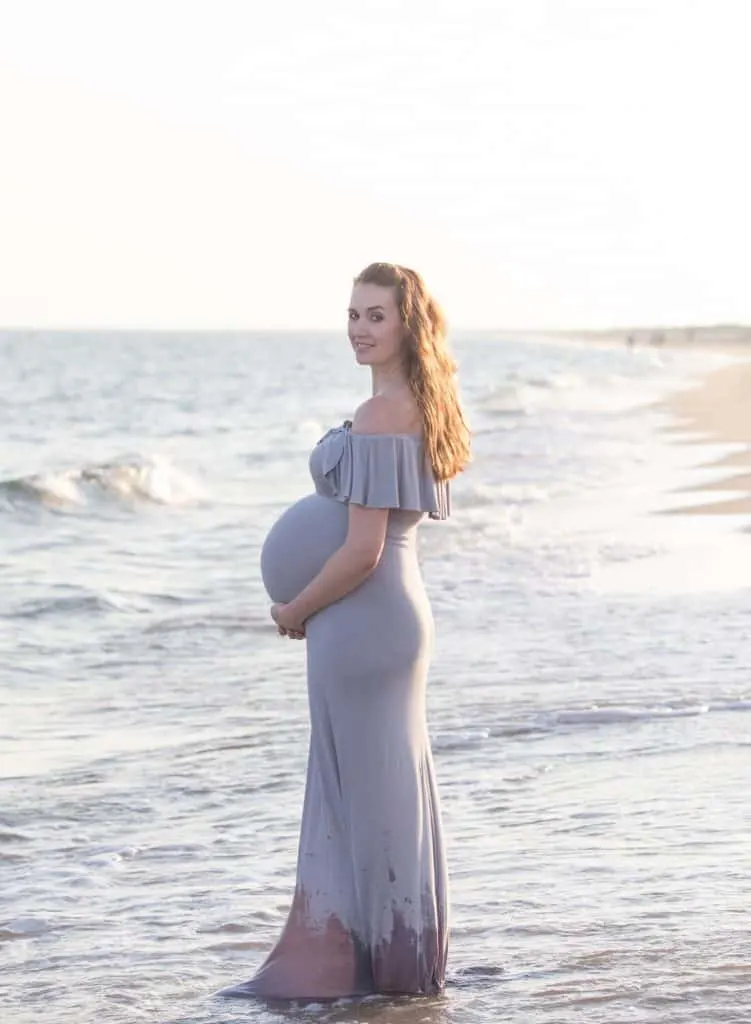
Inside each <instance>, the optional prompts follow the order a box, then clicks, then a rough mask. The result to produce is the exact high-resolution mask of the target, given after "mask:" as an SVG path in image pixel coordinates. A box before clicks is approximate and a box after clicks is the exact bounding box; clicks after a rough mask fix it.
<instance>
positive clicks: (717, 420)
mask: <svg viewBox="0 0 751 1024" xmlns="http://www.w3.org/2000/svg"><path fill="white" fill-rule="evenodd" d="M723 347H724V346H723ZM744 354H746V355H747V356H748V357H749V358H748V361H743V362H737V363H733V364H732V365H730V366H724V367H722V368H721V369H718V370H713V371H712V372H711V373H709V374H707V376H706V377H705V378H704V380H703V381H702V382H701V383H700V384H698V385H696V386H694V387H691V388H689V389H687V390H683V391H678V392H675V393H674V394H673V395H671V396H670V397H668V398H667V399H665V401H664V402H663V403H661V405H662V407H663V408H664V409H665V410H666V411H667V412H668V413H669V414H670V416H671V417H672V418H673V422H672V423H670V424H669V425H668V426H667V427H666V428H665V429H666V431H668V432H670V433H671V434H672V435H673V436H674V437H675V438H676V440H680V443H682V444H691V445H695V446H696V448H697V450H699V449H700V447H701V445H702V444H728V445H730V444H732V445H739V446H742V447H739V448H738V450H737V451H734V452H729V453H728V454H726V455H723V456H720V457H719V458H717V459H711V460H710V461H708V462H697V464H696V468H697V469H700V468H701V469H712V468H716V469H718V470H730V471H731V472H730V474H729V475H727V476H725V475H721V476H718V478H717V479H716V480H711V481H708V482H704V483H697V484H696V485H695V486H691V487H690V488H683V489H682V490H685V491H690V493H692V494H696V493H699V492H703V493H706V495H707V500H706V502H700V503H698V504H697V503H695V502H693V503H692V504H690V505H686V506H684V507H681V508H677V509H672V510H671V511H670V512H668V513H664V514H668V515H744V516H745V515H751V351H746V352H745V353H744ZM685 435H689V437H686V436H685ZM716 491H724V492H736V495H737V496H735V497H731V498H725V499H723V500H720V501H713V500H712V496H713V492H716Z"/></svg>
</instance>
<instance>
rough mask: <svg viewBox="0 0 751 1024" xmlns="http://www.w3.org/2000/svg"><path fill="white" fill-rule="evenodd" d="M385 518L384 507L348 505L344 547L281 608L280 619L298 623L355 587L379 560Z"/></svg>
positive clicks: (365, 577) (387, 514)
mask: <svg viewBox="0 0 751 1024" xmlns="http://www.w3.org/2000/svg"><path fill="white" fill-rule="evenodd" d="M388 517H389V511H388V509H386V508H364V507H363V506H362V505H352V504H350V505H349V524H348V528H347V538H346V540H345V541H344V544H342V546H341V547H340V548H338V549H337V550H336V551H335V552H334V554H333V555H332V556H331V557H330V558H329V559H328V561H327V562H326V563H325V565H324V566H323V568H322V569H321V571H320V572H319V573H318V575H317V576H315V577H314V578H313V579H312V580H311V582H310V583H309V584H308V585H307V587H305V589H304V590H302V591H300V593H299V594H298V595H297V597H296V598H294V600H292V601H290V602H289V604H287V605H285V606H284V618H285V619H288V620H289V621H291V622H295V623H298V624H302V623H304V622H305V620H306V619H309V618H310V617H311V615H315V613H316V612H319V611H321V609H322V608H325V607H326V606H327V605H330V604H333V603H334V601H338V600H339V599H340V598H342V597H345V596H346V595H347V594H349V593H350V592H351V591H353V590H355V588H356V587H359V586H360V584H361V583H363V582H364V581H365V580H366V579H367V578H368V576H370V574H371V573H372V572H373V570H374V569H375V567H376V566H377V565H378V563H379V561H380V559H381V554H382V553H383V545H384V542H385V540H386V527H387V525H388Z"/></svg>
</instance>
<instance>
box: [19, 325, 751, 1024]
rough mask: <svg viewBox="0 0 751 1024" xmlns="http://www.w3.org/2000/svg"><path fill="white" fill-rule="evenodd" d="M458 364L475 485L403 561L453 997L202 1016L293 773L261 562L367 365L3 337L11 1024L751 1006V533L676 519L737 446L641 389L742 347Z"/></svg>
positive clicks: (300, 740)
mask: <svg viewBox="0 0 751 1024" xmlns="http://www.w3.org/2000/svg"><path fill="white" fill-rule="evenodd" d="M454 349H455V352H456V354H457V356H458V358H459V360H460V365H461V380H462V389H463V393H464V397H465V402H466V405H467V410H468V414H469V417H470V420H471V423H472V426H473V428H474V431H475V461H474V464H473V465H472V467H471V469H470V470H468V472H467V473H466V474H465V475H464V476H463V477H462V478H461V479H460V480H458V481H457V482H456V483H455V485H454V494H453V504H454V515H453V517H452V519H451V520H450V521H449V522H447V523H426V524H425V525H424V526H423V527H422V529H421V540H420V550H421V556H422V560H423V570H424V574H425V577H426V582H427V585H428V589H429V593H430V596H431V600H432V603H433V609H434V615H435V619H436V628H437V643H436V650H435V657H434V662H433V670H432V675H431V680H430V686H429V716H430V728H431V735H432V739H433V745H434V753H435V761H436V769H437V774H438V780H439V786H440V790H441V795H442V803H443V817H444V825H445V830H446V841H447V845H448V854H449V868H450V875H451V893H452V918H451V919H452V940H451V952H450V960H449V984H448V986H447V990H446V993H445V995H444V996H442V997H440V998H438V999H425V1000H415V999H406V1000H383V999H375V1000H371V1001H366V1002H365V1003H360V1004H352V1003H346V1002H344V1003H342V1004H338V1005H335V1006H312V1007H311V1006H308V1007H300V1006H292V1007H268V1006H264V1005H262V1004H254V1003H250V1002H249V1003H247V1004H245V1003H240V1004H238V1003H236V1002H232V1003H231V1004H228V1003H227V1002H226V1001H223V1000H221V999H218V998H216V997H215V995H214V993H215V992H216V990H217V989H219V988H221V987H222V986H226V985H228V984H230V983H234V982H238V981H240V980H243V979H245V978H247V977H249V976H250V975H251V974H252V973H253V970H254V968H255V966H256V965H257V964H258V962H259V961H260V959H261V958H262V956H263V954H264V951H265V950H267V949H268V948H269V946H270V945H271V943H272V942H273V941H274V939H275V938H276V936H277V934H278V931H279V929H280V927H281V925H282V923H283V920H284V916H285V913H286V909H287V906H288V902H289V898H290V895H291V889H292V884H293V878H294V866H295V854H296V839H297V828H298V815H299V811H300V805H301V799H302V789H303V782H304V767H305V759H306V743H307V719H306V713H307V707H306V696H305V683H304V647H303V645H302V644H301V643H297V642H292V641H286V640H282V639H280V638H279V637H278V636H277V635H276V633H275V631H274V629H273V626H272V625H271V623H270V619H269V617H268V601H267V599H266V597H265V595H264V593H263V591H262V588H261V584H260V579H259V573H258V555H259V550H260V545H261V543H262V540H263V537H264V535H265V533H266V531H267V530H268V528H269V526H270V525H271V523H272V522H273V521H274V519H275V518H276V516H277V515H278V514H279V513H280V512H281V511H282V510H283V509H284V508H285V507H286V505H287V504H289V503H290V502H291V501H293V500H294V499H295V498H296V497H298V496H300V495H301V494H303V493H305V492H306V490H307V489H308V487H309V483H308V479H307V453H308V450H309V449H310V447H311V446H312V444H313V443H314V442H315V441H316V440H317V438H318V437H319V436H320V435H321V434H322V433H323V432H324V430H325V429H326V428H327V427H329V426H331V425H334V424H336V423H338V422H341V420H343V419H344V418H346V417H349V416H351V415H352V412H353V409H354V407H355V406H356V405H357V404H358V402H359V401H361V400H362V399H364V398H365V397H367V394H368V390H369V383H370V382H369V377H368V374H367V371H366V370H363V369H361V368H358V367H357V366H355V365H354V363H353V360H352V357H351V355H350V352H349V349H348V346H347V343H346V341H345V340H344V338H343V337H342V336H338V335H336V334H334V333H328V334H323V333H318V334H316V333H311V334H278V335H269V334H222V335H210V334H192V335H189V334H177V333H173V334H148V333H140V334H139V333H131V334H129V333H90V334H81V333H57V334H45V333H29V332H27V333H22V332H15V333H7V332H6V333H5V334H2V335H0V365H1V366H2V368H3V373H2V375H1V376H0V410H2V426H3V429H2V432H1V434H0V581H1V586H0V1020H2V1021H3V1024H5V1022H8V1024H31V1022H34V1024H39V1022H63V1021H65V1022H68V1021H70V1022H76V1024H88V1022H91V1024H94V1022H96V1024H126V1022H159V1024H219V1022H246V1021H247V1022H262V1021H310V1022H319V1021H320V1022H342V1024H343V1022H345V1021H362V1022H365V1021H367V1022H372V1024H386V1022H394V1024H398V1022H408V1024H417V1022H434V1024H490V1022H497V1021H513V1022H514V1024H569V1022H571V1024H573V1022H576V1024H590V1022H591V1024H601V1022H605V1021H607V1022H608V1024H619V1022H624V1024H625V1022H638V1024H646V1022H655V1024H656V1022H660V1024H689V1022H692V1024H713V1022H720V1021H723V1022H725V1021H728V1022H730V1021H732V1022H737V1024H741V1022H745V1021H748V1020H749V1019H751V958H749V941H748V932H749V926H748V919H747V918H748V907H749V903H750V902H751V801H750V800H749V797H748V787H749V782H750V781H751V675H750V669H749V662H750V661H751V658H750V655H751V618H750V617H749V599H750V598H751V593H750V590H751V535H749V532H748V522H746V521H743V520H742V519H740V518H737V517H706V518H704V517H696V516H678V515H664V514H661V513H664V512H667V511H670V510H671V509H676V508H678V507H680V506H681V505H684V504H692V503H694V502H695V501H696V500H698V496H697V495H696V494H694V495H692V494H691V493H690V492H691V488H692V487H696V486H697V485H698V484H699V483H701V482H704V481H706V480H709V479H712V478H713V476H714V477H716V478H719V477H720V476H721V472H720V471H719V470H718V469H716V468H712V466H711V462H712V460H713V459H714V458H716V457H720V456H722V455H725V454H727V453H728V452H729V451H731V450H736V449H737V448H738V447H739V446H737V445H736V446H732V447H731V446H721V445H716V444H706V443H699V442H700V441H702V439H701V438H699V437H692V436H691V435H689V434H685V433H676V432H675V431H674V430H673V429H672V428H673V427H674V426H675V424H674V423H673V421H672V420H671V418H670V416H669V414H668V412H667V411H666V408H665V406H664V405H663V404H661V399H662V397H663V396H665V395H666V394H669V393H670V392H671V391H673V390H675V389H676V388H679V387H682V386H685V385H686V384H687V383H688V382H690V381H692V380H694V379H699V378H700V377H701V375H702V374H703V373H704V372H706V371H707V370H708V369H711V368H712V367H714V366H717V365H720V364H722V363H723V362H726V361H727V360H728V358H729V357H727V356H723V355H720V354H718V353H711V352H699V351H697V352H691V351H688V350H678V349H676V350H667V349H664V350H657V349H650V348H637V349H635V350H633V351H630V350H628V349H625V348H623V349H621V348H619V347H616V346H612V345H610V346H606V345H602V346H598V345H594V344H578V343H576V342H565V343H564V342H562V341H559V340H556V339H552V338H548V339H546V338H539V339H536V340H533V339H518V338H513V337H505V336H502V335H499V334H494V333H491V332H488V333H484V334H465V335H463V334H458V335H457V337H456V338H455V341H454ZM712 497H713V499H714V498H717V493H716V492H714V493H713V495H712Z"/></svg>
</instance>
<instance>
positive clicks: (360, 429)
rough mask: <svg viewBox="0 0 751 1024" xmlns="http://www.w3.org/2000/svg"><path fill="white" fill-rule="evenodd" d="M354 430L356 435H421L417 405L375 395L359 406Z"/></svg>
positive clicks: (355, 416) (353, 422) (353, 424)
mask: <svg viewBox="0 0 751 1024" xmlns="http://www.w3.org/2000/svg"><path fill="white" fill-rule="evenodd" d="M352 430H353V431H354V432H355V433H356V434H419V433H420V432H421V424H420V415H419V410H418V409H417V404H416V403H415V402H414V401H413V402H411V403H409V402H405V401H404V400H403V399H396V398H389V397H387V396H386V395H373V397H372V398H369V399H368V400H367V401H366V402H363V403H362V405H360V406H358V408H357V410H356V411H355V415H354V419H353V420H352Z"/></svg>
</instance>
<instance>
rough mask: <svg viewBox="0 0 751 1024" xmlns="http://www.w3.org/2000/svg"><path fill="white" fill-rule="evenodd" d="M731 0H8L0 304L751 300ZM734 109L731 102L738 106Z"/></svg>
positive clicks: (15, 308)
mask: <svg viewBox="0 0 751 1024" xmlns="http://www.w3.org/2000/svg"><path fill="white" fill-rule="evenodd" d="M749 30H751V10H749V5H747V4H746V3H745V2H744V0H737V2H733V0H649V2H647V0H631V2H627V0H589V2H585V0H547V2H546V0H375V2H373V0H316V2H315V3H311V2H303V0H272V2H268V3H266V2H264V3H258V2H254V0H206V2H203V0H202V2H197V0H65V2H64V3H61V2H60V0H48V2H44V0H23V2H21V0H15V2H14V0H0V326H33V327H45V326H74V327H96V326H119V327H165V328H168V327H177V328H180V327H182V328H254V327H256V328H261V327H311V328H312V327H330V326H331V327H333V326H338V325H341V324H343V322H344V310H345V308H346V305H347V301H348V298H349V288H350V284H351V279H352V277H353V275H354V274H355V273H356V272H357V271H358V270H360V269H361V268H362V267H363V266H364V265H365V264H367V263H369V262H371V261H372V260H389V261H394V262H400V263H406V264H409V265H412V266H414V267H416V269H418V270H419V271H421V272H422V273H423V275H424V276H425V277H426V279H427V281H428V283H429V285H430V286H431V287H432V289H433V290H434V292H435V293H436V295H437V297H438V298H439V300H440V301H441V302H442V304H443V305H444V307H445V309H446V312H447V314H448V316H449V320H450V322H451V323H452V324H453V325H455V326H456V327H500V328H509V327H528V328H546V327H547V328H550V327H556V326H560V327H596V326H611V325H623V324H650V323H669V324H683V323H699V322H701V323H716V322H720V321H721V322H729V321H745V322H751V286H749V272H748V265H749V256H748V254H747V253H746V251H745V250H746V246H747V244H748V239H750V238H751V202H750V201H749V190H750V189H751V146H749V145H748V140H747V134H748V127H747V126H748V121H749V113H748V102H749V95H750V92H749V90H750V88H751V86H750V85H749V71H748V39H749ZM744 125H745V126H746V127H744Z"/></svg>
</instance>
